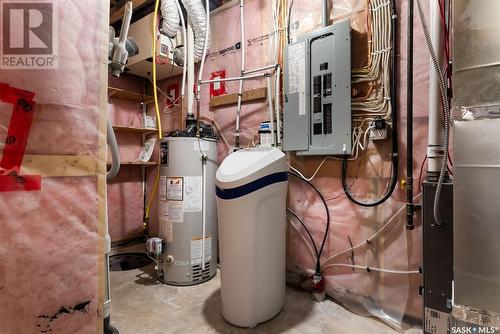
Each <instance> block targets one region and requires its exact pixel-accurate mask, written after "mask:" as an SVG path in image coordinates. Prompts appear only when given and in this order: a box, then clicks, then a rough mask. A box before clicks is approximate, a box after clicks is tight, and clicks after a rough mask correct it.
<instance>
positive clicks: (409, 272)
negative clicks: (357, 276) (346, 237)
mask: <svg viewBox="0 0 500 334" xmlns="http://www.w3.org/2000/svg"><path fill="white" fill-rule="evenodd" d="M333 267H345V268H354V269H361V270H365V271H367V272H371V271H377V272H381V273H386V274H397V275H413V274H421V272H420V270H394V269H384V268H377V267H370V266H360V265H355V264H347V263H332V264H329V265H327V266H325V267H323V268H322V269H323V270H326V269H328V268H333ZM325 276H327V277H328V276H333V275H325Z"/></svg>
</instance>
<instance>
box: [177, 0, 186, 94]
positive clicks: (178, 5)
mask: <svg viewBox="0 0 500 334" xmlns="http://www.w3.org/2000/svg"><path fill="white" fill-rule="evenodd" d="M179 1H180V0H176V1H175V4H176V5H177V11H178V12H179V16H180V19H181V23H182V43H183V44H184V46H183V47H182V48H183V49H184V56H183V57H182V58H183V62H184V66H183V68H182V89H181V97H182V98H184V94H185V92H186V75H187V58H186V55H185V52H186V50H187V46H186V43H187V29H186V22H185V21H184V14H183V13H182V8H181V4H180V3H179Z"/></svg>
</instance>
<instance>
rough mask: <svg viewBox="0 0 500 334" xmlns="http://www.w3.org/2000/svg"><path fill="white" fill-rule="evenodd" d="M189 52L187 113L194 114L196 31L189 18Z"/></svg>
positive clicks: (187, 51)
mask: <svg viewBox="0 0 500 334" xmlns="http://www.w3.org/2000/svg"><path fill="white" fill-rule="evenodd" d="M185 50H186V53H187V66H188V71H187V96H188V98H187V114H188V115H189V116H192V115H194V113H193V103H194V92H193V87H194V32H193V27H192V26H191V22H190V20H189V19H188V26H187V48H185Z"/></svg>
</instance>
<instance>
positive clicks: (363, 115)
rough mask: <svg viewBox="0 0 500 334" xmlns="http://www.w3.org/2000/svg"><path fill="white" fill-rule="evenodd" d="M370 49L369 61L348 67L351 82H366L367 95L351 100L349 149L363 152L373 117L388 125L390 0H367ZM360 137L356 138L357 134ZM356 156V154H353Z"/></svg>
mask: <svg viewBox="0 0 500 334" xmlns="http://www.w3.org/2000/svg"><path fill="white" fill-rule="evenodd" d="M368 10H369V15H370V18H371V22H370V27H371V31H372V36H371V41H370V42H371V43H370V44H371V52H370V61H369V64H368V65H367V66H365V67H363V68H360V69H353V70H352V82H353V83H363V82H368V83H370V90H369V94H368V96H364V97H357V98H353V99H352V114H353V115H352V120H353V123H354V124H355V126H354V129H353V144H354V147H353V149H355V150H357V151H356V154H357V153H358V151H359V150H361V151H365V150H366V149H367V147H368V143H369V141H368V134H369V132H370V128H371V124H372V123H373V121H374V120H375V119H377V118H382V119H385V120H386V122H387V123H388V124H391V123H392V122H391V115H392V108H391V103H390V102H391V91H390V88H391V76H390V67H391V51H392V45H391V34H392V26H391V19H392V13H391V6H390V1H386V0H371V1H370V5H369V8H368ZM360 134H361V136H362V138H360V137H359V136H360ZM356 157H357V156H356Z"/></svg>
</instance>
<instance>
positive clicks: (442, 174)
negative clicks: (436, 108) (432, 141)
mask: <svg viewBox="0 0 500 334" xmlns="http://www.w3.org/2000/svg"><path fill="white" fill-rule="evenodd" d="M417 5H418V14H419V16H420V21H421V22H422V29H423V30H424V34H425V42H426V43H427V47H428V49H429V53H430V56H431V60H432V65H433V67H434V71H435V72H436V76H437V78H438V83H439V90H440V92H441V102H442V104H443V107H444V158H443V164H442V165H441V171H440V173H439V180H438V184H437V187H436V195H435V197H434V221H435V223H436V224H438V225H441V222H440V220H439V212H438V207H439V199H440V197H441V188H442V187H443V183H444V178H445V175H446V167H447V164H448V154H449V131H450V129H449V126H450V106H449V105H448V92H447V88H446V83H445V81H444V76H443V71H442V70H441V65H440V64H439V61H438V58H437V56H436V51H435V50H434V46H433V45H432V40H431V35H430V33H429V28H428V27H427V22H426V20H425V14H424V10H423V7H422V1H421V0H417Z"/></svg>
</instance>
